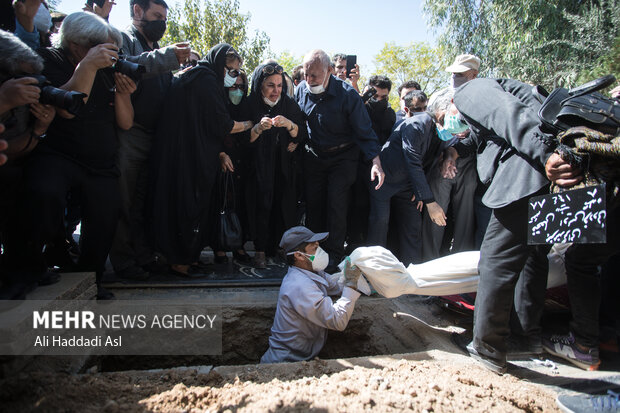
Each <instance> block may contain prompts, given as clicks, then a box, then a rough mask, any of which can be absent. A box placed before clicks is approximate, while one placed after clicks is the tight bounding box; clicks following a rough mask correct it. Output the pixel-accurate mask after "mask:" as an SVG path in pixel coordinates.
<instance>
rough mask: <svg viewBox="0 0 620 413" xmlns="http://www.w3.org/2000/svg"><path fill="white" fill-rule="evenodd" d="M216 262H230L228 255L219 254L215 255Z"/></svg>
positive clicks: (214, 261) (214, 260)
mask: <svg viewBox="0 0 620 413" xmlns="http://www.w3.org/2000/svg"><path fill="white" fill-rule="evenodd" d="M213 263H214V264H228V257H227V256H226V255H217V254H215V255H214V256H213Z"/></svg>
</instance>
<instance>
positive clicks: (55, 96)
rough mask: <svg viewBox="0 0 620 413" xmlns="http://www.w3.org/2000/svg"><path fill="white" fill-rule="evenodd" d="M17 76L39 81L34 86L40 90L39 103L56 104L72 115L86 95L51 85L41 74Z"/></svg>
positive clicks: (77, 110)
mask: <svg viewBox="0 0 620 413" xmlns="http://www.w3.org/2000/svg"><path fill="white" fill-rule="evenodd" d="M18 77H32V78H35V79H36V80H37V81H38V82H39V83H37V84H36V86H38V87H39V89H40V90H41V93H40V95H39V103H42V104H44V105H52V106H56V107H58V108H61V109H64V110H66V111H67V112H69V113H71V114H72V115H75V114H77V113H78V112H79V110H80V109H81V108H82V107H83V106H84V98H85V97H86V96H88V95H86V94H85V93H81V92H74V91H72V90H64V89H58V88H57V87H54V86H52V84H51V83H50V81H49V80H47V78H46V77H45V76H43V75H23V76H16V78H18Z"/></svg>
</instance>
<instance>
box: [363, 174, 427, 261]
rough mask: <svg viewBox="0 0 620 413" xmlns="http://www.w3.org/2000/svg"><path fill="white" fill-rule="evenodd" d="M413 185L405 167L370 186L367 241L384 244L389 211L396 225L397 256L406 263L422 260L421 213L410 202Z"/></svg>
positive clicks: (385, 245)
mask: <svg viewBox="0 0 620 413" xmlns="http://www.w3.org/2000/svg"><path fill="white" fill-rule="evenodd" d="M412 197H413V188H412V187H411V185H410V184H409V179H408V177H407V174H406V172H405V171H401V172H400V173H397V174H394V175H392V174H388V175H386V177H385V181H384V182H383V185H382V186H381V188H379V190H375V189H374V188H372V189H370V216H369V217H368V245H380V246H382V247H387V240H388V228H389V222H390V213H391V211H394V213H395V215H396V216H395V217H392V220H393V221H394V222H395V224H396V226H397V227H398V245H399V248H398V254H397V255H396V256H397V257H398V259H399V260H400V261H401V262H402V263H403V264H405V266H408V265H409V264H419V263H420V262H422V242H421V240H422V214H421V213H420V211H418V210H417V209H416V204H417V202H412V201H411V198H412Z"/></svg>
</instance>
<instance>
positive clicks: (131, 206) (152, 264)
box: [110, 0, 190, 280]
mask: <svg viewBox="0 0 620 413" xmlns="http://www.w3.org/2000/svg"><path fill="white" fill-rule="evenodd" d="M167 14H168V5H167V4H166V3H165V2H164V1H163V0H131V2H130V15H131V18H132V24H131V26H130V27H128V28H127V30H126V31H124V32H123V33H122V35H123V47H122V51H123V53H124V55H125V56H126V58H127V60H128V61H131V62H135V63H138V64H141V65H143V66H144V68H145V69H146V73H145V74H144V78H143V79H142V80H141V81H140V84H139V85H138V89H137V90H136V92H135V93H134V94H133V95H132V97H131V100H132V102H133V107H134V109H135V118H134V122H133V125H131V128H130V129H129V130H127V131H119V135H118V138H119V145H120V147H119V153H118V168H119V172H120V179H119V184H120V190H121V214H120V219H119V222H118V227H117V230H116V235H115V237H114V243H113V244H112V249H111V250H110V261H111V262H112V266H113V267H114V271H115V272H116V275H117V277H119V278H125V279H134V280H136V279H137V280H144V279H146V278H148V277H149V273H150V272H157V271H158V270H160V269H161V265H160V264H159V262H158V260H157V256H156V255H155V254H154V252H153V251H152V248H151V247H150V246H149V243H148V241H147V239H146V236H145V230H144V225H145V224H144V199H145V197H146V188H147V175H148V167H147V163H148V158H149V154H150V151H151V144H152V142H153V138H154V135H155V125H156V122H157V119H158V118H159V116H160V114H161V111H162V106H163V101H164V96H165V95H166V93H167V91H168V88H169V87H170V84H171V81H172V71H173V70H177V69H178V68H179V65H180V64H181V63H184V62H185V61H186V60H187V59H188V58H189V54H190V48H189V47H188V45H172V46H168V47H165V48H159V44H158V43H157V42H158V41H159V39H161V37H162V36H163V34H164V32H165V30H166V17H167Z"/></svg>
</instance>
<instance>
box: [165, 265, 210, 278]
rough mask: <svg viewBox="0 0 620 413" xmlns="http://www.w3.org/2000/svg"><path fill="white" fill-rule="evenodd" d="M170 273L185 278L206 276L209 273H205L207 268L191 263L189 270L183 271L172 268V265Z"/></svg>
mask: <svg viewBox="0 0 620 413" xmlns="http://www.w3.org/2000/svg"><path fill="white" fill-rule="evenodd" d="M169 271H170V273H171V274H174V275H177V276H179V277H183V278H204V277H206V276H207V275H208V274H206V273H205V270H204V269H203V268H201V267H199V266H197V265H193V264H192V265H190V266H189V268H188V269H187V272H186V273H185V272H182V271H177V270H175V269H174V268H172V266H171V267H170V270H169Z"/></svg>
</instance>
